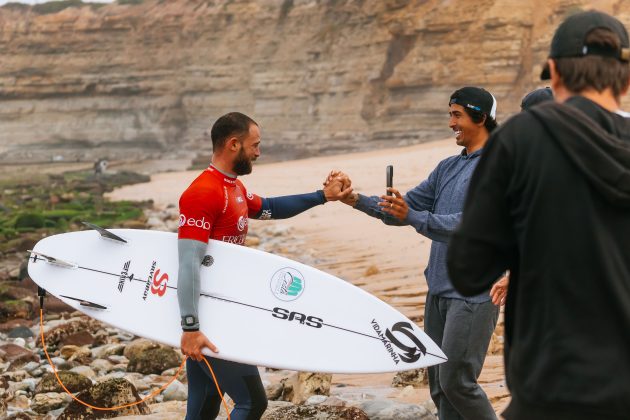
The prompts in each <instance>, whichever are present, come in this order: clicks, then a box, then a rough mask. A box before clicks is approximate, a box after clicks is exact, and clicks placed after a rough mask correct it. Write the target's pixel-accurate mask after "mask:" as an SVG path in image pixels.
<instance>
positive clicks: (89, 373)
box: [70, 366, 96, 379]
mask: <svg viewBox="0 0 630 420" xmlns="http://www.w3.org/2000/svg"><path fill="white" fill-rule="evenodd" d="M70 372H74V373H78V374H80V375H83V376H85V377H86V378H88V379H95V378H96V373H95V372H94V370H92V368H90V367H88V366H75V367H73V368H72V369H70Z"/></svg>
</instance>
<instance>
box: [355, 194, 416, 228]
mask: <svg viewBox="0 0 630 420" xmlns="http://www.w3.org/2000/svg"><path fill="white" fill-rule="evenodd" d="M381 201H382V200H381V199H380V197H377V196H372V197H367V196H365V195H363V194H357V201H356V204H355V205H354V206H353V207H354V208H355V209H357V210H359V211H361V212H363V213H365V214H367V215H368V216H372V217H375V218H377V219H380V220H382V221H383V223H385V224H386V225H391V226H406V225H408V224H409V223H407V222H403V221H401V220H399V219H397V218H396V217H394V216H391V215H389V214H387V213H385V212H384V211H383V210H382V209H381V206H379V205H378V203H380V202H381Z"/></svg>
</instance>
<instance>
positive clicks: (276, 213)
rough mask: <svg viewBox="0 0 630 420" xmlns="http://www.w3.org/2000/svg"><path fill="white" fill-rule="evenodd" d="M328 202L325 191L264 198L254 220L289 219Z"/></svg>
mask: <svg viewBox="0 0 630 420" xmlns="http://www.w3.org/2000/svg"><path fill="white" fill-rule="evenodd" d="M325 202H326V197H325V196H324V191H322V190H317V191H315V192H312V193H307V194H296V195H284V196H281V197H271V198H262V207H261V208H260V210H259V211H258V213H256V215H255V216H254V219H261V220H267V219H288V218H289V217H293V216H296V215H298V214H300V213H302V212H304V211H306V210H308V209H311V208H313V207H315V206H318V205H320V204H324V203H325Z"/></svg>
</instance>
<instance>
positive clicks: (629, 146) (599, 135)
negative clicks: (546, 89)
mask: <svg viewBox="0 0 630 420" xmlns="http://www.w3.org/2000/svg"><path fill="white" fill-rule="evenodd" d="M527 112H530V113H531V114H532V115H533V116H534V117H535V118H536V119H537V120H539V121H540V122H541V123H542V125H543V126H544V127H545V129H546V130H547V131H548V132H549V133H550V134H551V137H552V138H553V140H554V141H555V142H556V144H557V145H558V146H559V147H560V149H561V150H562V151H563V152H564V153H565V154H566V156H567V158H568V159H569V160H571V161H572V162H573V163H574V164H575V166H576V167H577V168H578V170H579V171H580V172H582V174H583V175H584V176H585V177H586V178H587V179H588V181H589V182H590V183H591V184H592V185H593V187H594V188H595V189H596V190H597V191H599V192H600V193H601V194H602V195H603V196H604V197H605V199H606V200H607V201H609V202H610V203H611V204H613V205H616V206H620V207H630V118H628V117H627V116H625V117H624V116H623V115H621V114H617V113H612V112H609V111H607V110H605V109H604V108H601V107H600V106H599V105H597V104H595V103H594V102H592V101H590V100H588V99H586V98H584V97H581V96H576V97H573V98H570V99H569V100H567V101H566V102H565V103H563V104H560V103H555V102H546V103H543V104H540V105H538V106H535V107H533V108H531V109H530V110H529V111H527Z"/></svg>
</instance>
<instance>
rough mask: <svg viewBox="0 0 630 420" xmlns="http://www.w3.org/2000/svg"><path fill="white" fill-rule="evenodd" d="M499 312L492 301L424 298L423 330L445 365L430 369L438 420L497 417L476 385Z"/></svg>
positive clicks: (468, 419) (432, 392)
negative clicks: (438, 349) (433, 343)
mask: <svg viewBox="0 0 630 420" xmlns="http://www.w3.org/2000/svg"><path fill="white" fill-rule="evenodd" d="M498 316H499V309H498V308H497V307H496V306H495V305H493V304H492V302H490V301H488V302H484V303H467V302H466V301H465V300H462V299H452V298H444V297H439V296H433V295H431V294H428V295H427V300H426V305H425V309H424V331H425V332H426V333H427V335H428V336H429V337H431V338H432V339H433V341H435V343H436V344H437V345H438V346H440V348H441V349H442V351H443V352H444V354H446V356H447V357H448V362H445V363H442V364H440V365H437V366H432V367H430V368H429V387H430V389H431V398H432V399H433V402H434V403H435V405H436V407H437V409H438V416H439V418H440V420H455V419H467V420H485V419H496V418H497V416H496V415H495V413H494V410H493V409H492V406H491V405H490V401H488V397H487V396H486V393H485V392H484V391H483V389H481V387H480V386H479V384H477V378H479V374H480V373H481V368H482V367H483V362H484V360H485V358H486V352H487V351H488V345H489V343H490V338H491V337H492V332H493V331H494V328H495V327H496V325H497V319H498Z"/></svg>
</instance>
